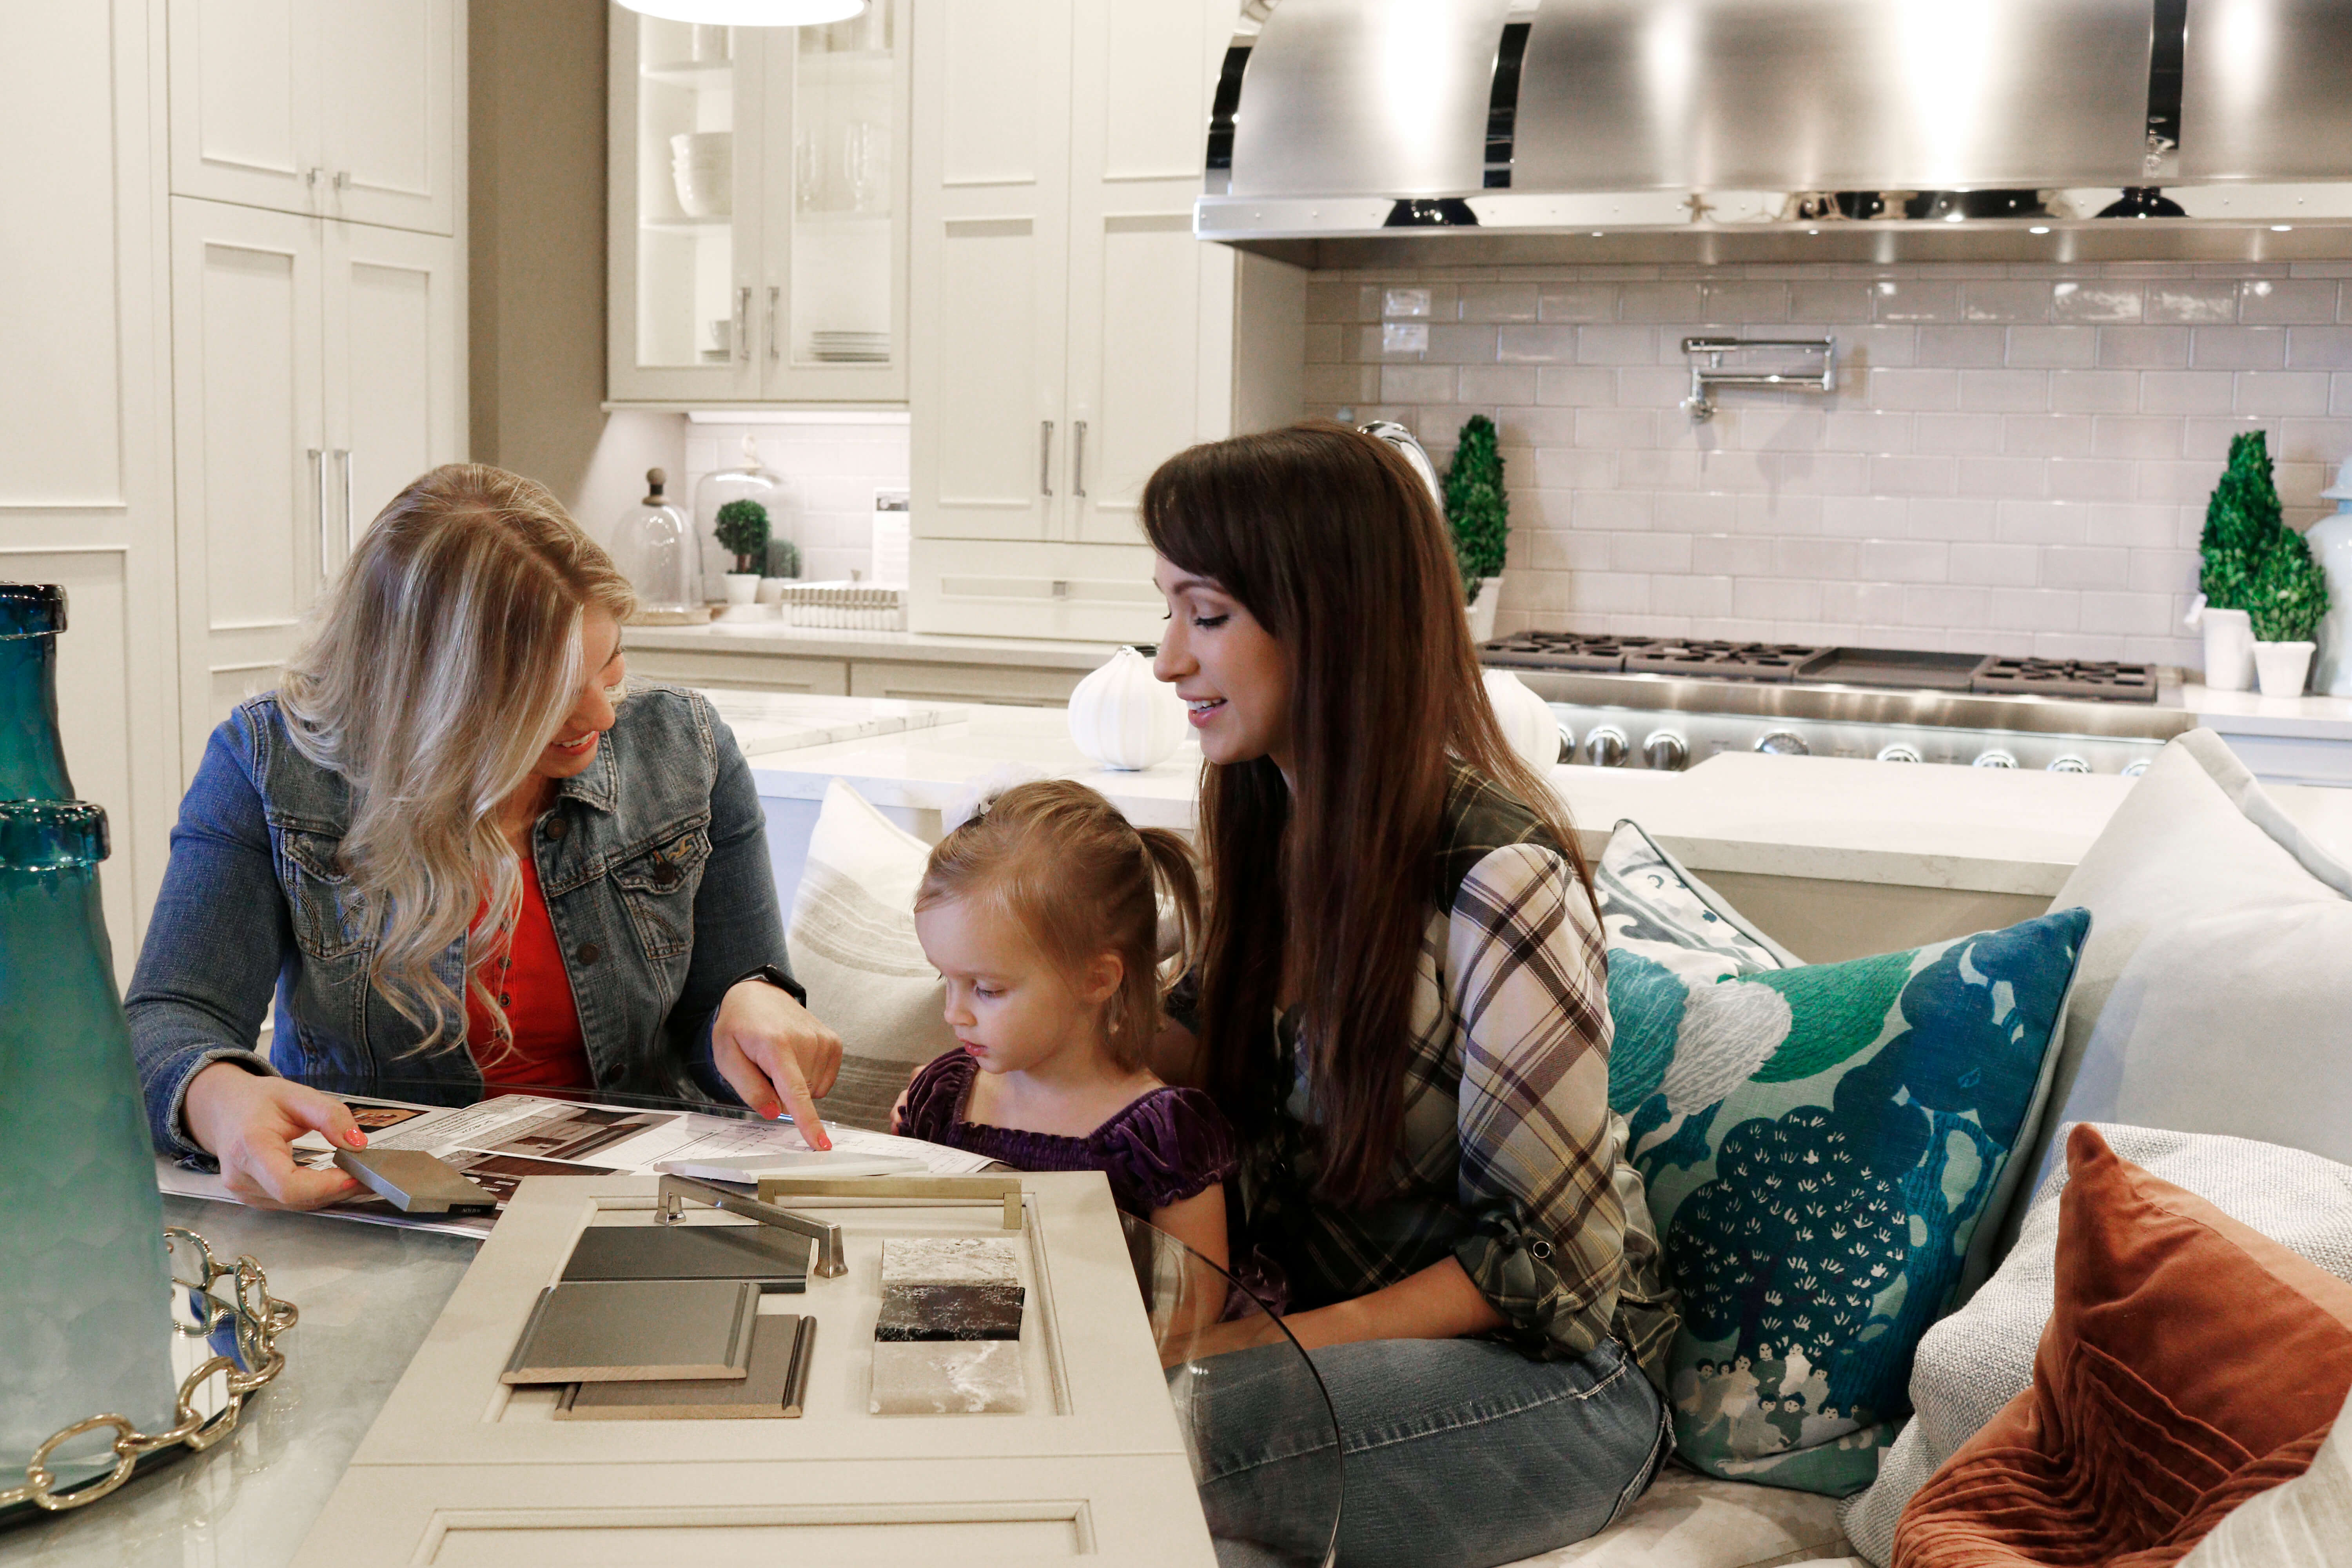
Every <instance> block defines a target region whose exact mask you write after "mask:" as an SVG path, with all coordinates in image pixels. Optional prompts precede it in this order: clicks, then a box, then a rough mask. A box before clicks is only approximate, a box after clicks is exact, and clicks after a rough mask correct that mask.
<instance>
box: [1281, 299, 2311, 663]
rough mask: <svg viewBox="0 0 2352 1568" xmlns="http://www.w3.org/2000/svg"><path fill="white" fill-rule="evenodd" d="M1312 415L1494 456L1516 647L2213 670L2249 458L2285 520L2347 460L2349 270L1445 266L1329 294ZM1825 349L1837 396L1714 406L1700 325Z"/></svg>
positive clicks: (1733, 393)
mask: <svg viewBox="0 0 2352 1568" xmlns="http://www.w3.org/2000/svg"><path fill="white" fill-rule="evenodd" d="M1307 320H1308V326H1307V362H1308V363H1307V403H1308V405H1309V411H1310V412H1312V413H1316V414H1321V415H1326V416H1341V417H1347V418H1351V419H1353V420H1355V421H1357V422H1361V421H1363V420H1366V419H1372V418H1391V419H1399V420H1402V421H1403V422H1404V423H1405V424H1407V425H1409V426H1412V429H1413V430H1414V431H1415V432H1416V433H1417V434H1418V435H1419V436H1420V437H1422V439H1423V442H1424V443H1425V444H1427V445H1428V447H1430V449H1431V454H1432V456H1433V457H1434V458H1436V459H1437V461H1438V463H1439V464H1440V466H1441V468H1442V467H1443V466H1444V463H1446V462H1447V461H1448V460H1450V458H1451V456H1452V448H1453V447H1454V440H1455V435H1456V432H1457V431H1458V430H1459V428H1460V426H1461V424H1462V421H1463V420H1464V419H1465V418H1467V417H1468V416H1470V415H1472V414H1474V413H1483V414H1486V415H1489V416H1492V417H1493V418H1494V419H1495V421H1496V424H1497V426H1500V428H1501V431H1502V439H1503V456H1504V460H1505V463H1506V465H1507V482H1508V488H1509V490H1510V496H1511V547H1510V549H1511V552H1510V566H1509V574H1508V576H1507V581H1506V590H1505V593H1504V596H1503V604H1502V613H1501V616H1500V617H1499V618H1498V620H1497V623H1496V624H1497V626H1498V627H1499V628H1500V629H1502V630H1506V631H1508V630H1517V629H1521V628H1526V627H1538V626H1539V627H1562V626H1565V627H1572V628H1575V629H1578V630H1585V631H1606V632H1618V633H1627V634H1644V633H1646V634H1664V635H1675V636H1691V637H1754V638H1768V639H1773V640H1783V641H1804V642H1841V643H1849V644H1874V645H1878V646H1884V647H1917V648H1950V649H1954V650H1963V651H1986V652H1995V653H2005V654H2039V655H2043V656H2049V657H2071V658H2129V659H2152V660H2156V661H2158V662H2161V663H2167V664H2186V665H2189V666H2191V667H2194V666H2195V665H2196V664H2197V663H2198V662H2199V658H2200V655H2199V645H2198V644H2197V642H2196V641H2195V640H2194V639H2193V638H2192V637H2189V634H2188V633H2187V632H2185V631H2184V630H2183V628H2182V627H2181V626H2180V617H2181V616H2182V615H2183V614H2184V613H2185V611H2186V609H2187V607H2188V601H2189V595H2191V594H2193V593H2194V592H2195V591H2196V584H2197V564H2198V563H2197V536H2198V532H2199V531H2200V528H2201V527H2202V525H2203V522H2204V515H2205V500H2206V497H2207V496H2208V495H2209V494H2210V491H2211V489H2212V488H2213V484H2214V481H2215V480H2216V479H2218V478H2219V477H2220V474H2221V464H2222V459H2223V458H2224V456H2225V454H2226V452H2227V449H2228V447H2229V442H2230V437H2231V436H2233V435H2236V434H2237V433H2238V432H2240V431H2242V430H2247V429H2255V428H2260V429H2263V430H2266V431H2268V432H2269V434H2270V446H2271V452H2272V456H2273V458H2274V459H2276V461H2277V464H2278V484H2279V491H2280V495H2281V497H2282V498H2283V500H2284V502H2285V505H2286V514H2287V520H2288V521H2290V522H2291V523H2294V525H2296V526H2298V527H2303V526H2307V525H2308V524H2309V523H2310V522H2311V521H2314V520H2315V519H2316V518H2317V517H2318V516H2319V515H2321V513H2322V512H2323V511H2326V510H2331V509H2330V507H2329V505H2328V503H2326V502H2324V501H2322V500H2320V498H2319V490H2320V489H2321V488H2322V487H2323V486H2325V485H2326V483H2327V482H2328V480H2329V478H2330V476H2331V475H2332V474H2333V473H2334V471H2335V467H2336V464H2337V463H2339V462H2340V461H2342V460H2343V458H2345V457H2346V456H2347V454H2352V266H2343V265H2336V264H2325V265H2321V264H2297V265H2294V266H2288V265H2277V266H2261V265H2250V266H2221V265H2213V264H2193V265H2192V264H2188V263H2180V264H2132V265H2111V266H2099V267H2056V266H2026V265H2010V266H1928V265H1914V266H1895V267H1861V266H1853V267H1847V266H1811V267H1793V266H1746V267H1740V266H1727V267H1717V268H1697V267H1689V268H1672V267H1576V268H1424V269H1422V270H1419V271H1412V272H1392V271H1365V272H1339V273H1321V274H1318V275H1317V277H1316V279H1315V280H1314V281H1312V282H1311V283H1310V284H1309V285H1308V291H1307ZM1702 329H1704V330H1706V331H1713V332H1718V333H1720V332H1725V331H1729V332H1730V333H1732V334H1734V335H1741V336H1757V337H1773V336H1808V335H1818V334H1819V333H1822V332H1832V333H1834V334H1836V337H1837V340H1838V347H1837V379H1838V390H1837V391H1836V392H1835V393H1833V394H1832V395H1828V396H1826V397H1824V396H1822V395H1809V394H1801V393H1779V392H1769V391H1764V392H1758V391H1747V390H1740V389H1727V390H1724V391H1720V392H1718V393H1717V395H1716V403H1717V413H1716V416H1715V417H1714V419H1713V420H1712V421H1710V422H1708V423H1705V424H1700V423H1697V422H1695V421H1694V420H1693V419H1692V418H1691V417H1690V416H1689V415H1687V414H1685V412H1684V411H1683V410H1682V409H1681V408H1680V407H1679V406H1678V405H1679V404H1680V403H1681V401H1682V399H1683V397H1684V396H1685V394H1686V393H1687V392H1688V391H1689V381H1690V376H1689V362H1688V360H1687V359H1686V358H1685V355H1684V353H1683V352H1682V339H1683V337H1684V336H1685V334H1689V333H1693V332H1696V331H1700V330H1702Z"/></svg>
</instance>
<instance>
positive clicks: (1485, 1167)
mask: <svg viewBox="0 0 2352 1568" xmlns="http://www.w3.org/2000/svg"><path fill="white" fill-rule="evenodd" d="M1606 962H1607V961H1606V959H1605V957H1604V952H1603V947H1602V943H1601V932H1600V931H1599V930H1598V929H1597V925H1596V922H1595V920H1594V917H1593V914H1592V907H1591V901H1590V900H1587V898H1586V897H1585V894H1584V889H1582V888H1581V887H1580V886H1579V884H1578V883H1577V880H1576V874H1575V872H1574V871H1573V870H1572V869H1570V867H1569V865H1568V863H1567V862H1566V861H1565V860H1564V859H1562V858H1561V857H1560V856H1559V854H1558V853H1557V852H1556V851H1554V850H1551V849H1549V848H1546V847H1541V846H1539V845H1534V844H1510V845H1506V846H1504V847H1501V848H1498V849H1496V850H1493V851H1492V852H1490V853H1489V854H1487V855H1486V857H1485V858H1482V859H1481V860H1480V861H1479V862H1478V864H1477V865H1476V867H1475V868H1474V869H1473V870H1472V871H1471V872H1470V874H1469V875H1468V876H1467V877H1466V878H1465V879H1464V880H1463V883H1462V889H1461V892H1460V893H1459V894H1458V895H1457V896H1456V897H1455V899H1454V907H1453V910H1451V912H1450V915H1449V918H1448V921H1447V933H1446V989H1447V993H1448V995H1447V1001H1448V1003H1449V1005H1450V1008H1451V1010H1452V1012H1453V1013H1454V1016H1455V1017H1456V1018H1458V1019H1459V1020H1460V1029H1461V1035H1460V1039H1461V1047H1462V1087H1461V1100H1460V1112H1459V1116H1460V1120H1459V1128H1458V1130H1459V1133H1460V1137H1461V1174H1460V1178H1459V1181H1460V1191H1459V1197H1460V1202H1461V1205H1462V1207H1463V1208H1464V1210H1465V1212H1466V1213H1467V1214H1468V1215H1469V1217H1470V1219H1471V1222H1472V1224H1473V1226H1475V1230H1474V1233H1473V1234H1472V1235H1471V1236H1469V1237H1466V1238H1465V1239H1464V1240H1463V1241H1462V1242H1461V1243H1460V1244H1459V1245H1458V1246H1457V1247H1455V1248H1454V1256H1455V1257H1456V1258H1459V1259H1460V1260H1461V1263H1462V1267H1463V1268H1465V1269H1466V1270H1467V1271H1468V1272H1469V1275H1470V1279H1471V1280H1472V1281H1473V1282H1474V1283H1475V1285H1476V1286H1477V1287H1478V1289H1479V1291H1480V1292H1481V1293H1482V1294H1483V1295H1484V1296H1485V1297H1486V1300H1488V1301H1489V1302H1491V1303H1492V1304H1493V1305H1494V1308H1495V1310H1496V1311H1498V1312H1500V1313H1501V1314H1502V1315H1503V1316H1504V1317H1505V1318H1506V1319H1507V1320H1508V1321H1509V1324H1510V1328H1509V1330H1508V1331H1507V1338H1509V1339H1511V1340H1512V1341H1513V1342H1515V1343H1517V1344H1519V1345H1520V1346H1521V1347H1522V1348H1523V1349H1526V1350H1528V1351H1530V1352H1534V1353H1536V1354H1538V1355H1547V1356H1580V1355H1583V1354H1584V1353H1585V1352H1588V1351H1591V1349H1592V1348H1593V1347H1594V1346H1595V1345H1596V1344H1598V1343H1599V1342H1601V1341H1602V1340H1604V1339H1607V1338H1609V1337H1610V1332H1611V1325H1612V1320H1613V1319H1614V1318H1615V1316H1616V1314H1617V1309H1618V1305H1619V1302H1618V1296H1619V1290H1620V1287H1621V1284H1622V1280H1623V1277H1624V1274H1625V1269H1626V1247H1627V1246H1628V1242H1629V1237H1628V1236H1627V1213H1626V1209H1627V1204H1626V1195H1625V1193H1624V1191H1623V1188H1622V1184H1620V1183H1619V1182H1618V1181H1617V1179H1616V1177H1617V1169H1618V1165H1619V1144H1620V1142H1622V1123H1620V1122H1618V1121H1616V1119H1615V1118H1614V1117H1613V1116H1612V1113H1611V1111H1610V1109H1609V1043H1610V1023H1609V992H1608V982H1607V970H1606ZM1637 1201H1638V1200H1637Z"/></svg>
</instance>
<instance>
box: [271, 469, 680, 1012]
mask: <svg viewBox="0 0 2352 1568" xmlns="http://www.w3.org/2000/svg"><path fill="white" fill-rule="evenodd" d="M635 602H636V601H635V595H634V594H633V593H632V592H631V590H630V588H629V584H628V580H627V579H626V578H625V577H623V576H622V575H621V574H620V573H618V572H617V571H615V570H614V567H613V563H612V560H611V559H610V558H609V557H608V556H606V555H605V553H604V551H603V549H602V548H600V547H599V546H598V545H597V543H596V542H595V541H594V540H593V539H590V538H589V537H588V536H587V535H586V534H585V533H583V532H582V531H581V530H580V526H579V524H577V523H575V522H573V521H572V518H571V516H570V514H568V513H567V512H565V511H564V510H563V507H562V503H561V502H559V501H558V500H556V499H555V497H554V496H552V495H551V494H550V493H548V491H547V489H546V488H545V487H544V486H541V485H539V484H536V483H534V482H533V481H531V480H530V479H524V478H523V477H522V476H521V475H520V474H510V473H508V472H507V471H506V470H505V469H503V468H490V467H488V466H487V465H484V464H480V463H449V464H445V465H444V466H442V467H441V468H435V469H433V470H432V471H431V472H429V473H426V474H424V475H421V476H420V477H418V478H417V479H415V481H413V482H412V483H411V484H410V485H409V486H408V488H407V489H404V490H402V491H401V492H400V493H399V494H398V495H396V496H394V497H393V498H392V500H390V501H389V502H388V503H386V505H385V506H384V509H383V510H382V511H381V512H378V513H377V514H376V519H375V521H373V523H371V524H369V525H368V530H367V531H366V532H365V533H364V534H362V535H361V536H360V542H359V544H358V546H357V547H356V548H355V549H353V550H352V557H351V560H350V561H349V562H348V563H345V564H344V567H343V570H342V572H341V574H340V575H339V576H338V577H337V578H336V579H335V583H334V585H333V587H332V588H331V590H330V591H329V593H328V594H327V595H325V596H324V598H323V599H321V601H320V604H319V605H318V607H317V609H316V610H315V611H314V612H313V615H312V620H311V625H310V635H309V638H308V640H307V641H306V642H305V643H304V645H303V647H302V648H301V650H300V651H299V652H298V653H297V654H296V655H295V656H294V658H291V659H290V660H289V661H288V663H287V666H286V677H285V679H283V680H282V681H280V682H279V683H278V707H279V708H280V710H282V711H283V712H284V713H285V715H286V727H287V734H288V736H289V738H290V739H291V740H292V742H294V747H295V749H296V750H297V751H299V752H301V753H302V754H303V755H304V756H305V757H308V758H309V759H310V761H311V762H313V763H318V764H319V765H320V767H323V768H327V769H329V770H331V771H332V772H334V773H340V774H341V775H342V777H343V778H344V780H345V781H346V782H347V783H349V784H350V785H351V790H352V819H351V826H350V827H349V829H348V830H347V831H346V832H345V833H344V835H343V840H342V847H341V859H342V868H343V869H344V870H345V871H346V872H347V873H348V874H349V875H350V877H351V879H352V890H353V892H354V893H355V894H356V895H357V896H358V898H359V899H360V900H362V903H363V904H364V906H365V908H366V910H367V911H368V913H367V916H366V918H367V919H368V920H369V921H370V922H371V924H372V925H373V927H374V931H373V934H374V936H375V938H376V946H375V954H374V957H373V959H372V960H371V971H370V973H369V979H370V980H371V981H372V982H373V984H375V986H376V988H377V989H378V990H379V991H380V992H382V993H383V997H384V999H385V1000H386V1001H388V1002H390V1003H391V1004H392V1005H393V1008H394V1011H396V1012H398V1013H399V1014H400V1016H402V1017H404V1018H405V1019H407V1020H408V1021H409V1022H410V1023H412V1024H415V1025H418V1026H424V1025H425V1023H426V1022H427V1021H428V1019H429V1021H430V1023H431V1026H432V1027H431V1029H430V1030H429V1031H428V1032H427V1033H426V1034H425V1037H424V1039H423V1042H422V1043H421V1044H420V1046H419V1047H417V1048H418V1049H420V1050H429V1049H432V1048H433V1047H436V1046H438V1045H441V1044H443V1043H444V1035H445V1031H446V1030H447V1029H448V1028H449V1027H450V1026H451V1025H452V1023H453V1021H454V1025H455V1028H456V1032H457V1042H451V1043H452V1044H455V1043H461V1042H462V1040H463V1037H464V1035H465V1012H464V1009H463V1007H462V1005H460V1003H459V999H458V996H457V992H456V991H455V990H453V989H452V988H451V987H450V985H449V984H447V982H446V981H444V980H443V979H442V978H441V977H440V976H439V974H437V973H435V971H434V968H433V963H434V961H435V960H436V958H438V957H439V956H440V955H441V953H442V952H445V951H446V949H447V948H448V947H449V945H450V943H452V942H456V941H457V939H458V938H460V937H463V936H465V935H467V930H468V927H469V925H470V924H471V923H472V921H473V920H474V915H475V911H476V910H478V908H479V907H480V906H481V904H482V902H483V900H484V899H485V897H487V898H488V903H489V911H490V919H489V920H488V921H487V922H485V925H484V929H485V930H495V929H496V928H497V926H498V925H499V924H500V923H502V922H505V921H511V920H512V919H513V917H514V912H515V910H516V909H517V907H518V906H519V905H520V902H521V900H522V873H521V868H520V865H519V864H518V862H517V861H516V858H515V851H514V847H513V846H512V845H511V844H509V842H508V841H507V837H506V835H505V834H504V833H503V832H501V831H500V830H499V822H498V813H499V807H500V806H501V805H504V804H505V802H506V800H507V798H508V796H509V795H513V794H514V792H515V791H516V790H517V789H520V787H521V786H522V783H523V781H524V780H525V779H527V778H529V777H530V771H531V768H532V766H533V764H535V763H537V762H538V760H539V755H540V752H541V750H542V749H544V748H545V746H546V745H547V743H548V742H550V741H552V740H553V739H555V734H556V731H557V730H558V729H560V728H561V727H562V723H563V720H564V717H565V715H566V714H568V713H569V712H570V711H571V710H572V703H573V702H574V701H576V700H578V697H579V691H580V681H581V677H582V676H583V674H585V673H587V672H585V671H583V669H582V668H580V659H581V648H580V624H581V617H582V613H583V611H584V610H585V609H586V608H587V607H588V606H589V605H596V606H598V607H600V608H602V609H604V610H605V611H606V612H608V613H609V614H610V615H611V616H613V618H614V619H615V620H623V621H625V620H626V619H627V618H628V616H629V614H630V611H631V610H632V609H633V608H634V607H635ZM490 956H491V946H490V944H489V943H488V942H476V943H473V944H471V947H470V949H469V952H468V954H467V977H466V981H465V984H466V986H467V990H468V992H469V994H471V995H472V996H473V997H474V999H475V1000H477V1001H478V1002H479V1003H481V1004H482V1005H483V1006H484V1007H486V1008H487V1009H488V1010H489V1013H490V1016H492V1018H493V1019H495V1020H497V1021H498V1022H499V1023H503V1022H504V1021H505V1013H504V1011H503V1009H502V1008H501V1007H500V1006H499V1000H498V996H497V994H496V990H495V988H494V987H492V986H489V985H488V984H485V983H484V981H483V978H482V973H481V968H482V965H483V964H484V963H487V962H488V959H489V957H490Z"/></svg>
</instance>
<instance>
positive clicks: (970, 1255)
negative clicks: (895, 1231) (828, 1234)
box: [882, 1236, 1021, 1286]
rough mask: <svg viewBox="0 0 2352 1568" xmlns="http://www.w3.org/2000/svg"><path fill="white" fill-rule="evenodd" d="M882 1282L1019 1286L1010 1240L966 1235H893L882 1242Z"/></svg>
mask: <svg viewBox="0 0 2352 1568" xmlns="http://www.w3.org/2000/svg"><path fill="white" fill-rule="evenodd" d="M882 1283H883V1284H884V1285H886V1286H889V1285H1018V1284H1019V1283H1021V1265H1020V1260H1019V1258H1018V1256H1017V1255H1016V1254H1015V1253H1014V1251H1013V1244H1012V1243H1011V1242H1009V1241H994V1240H991V1239H989V1238H987V1237H967V1236H907V1237H895V1236H894V1237H889V1238H888V1239H887V1240H886V1241H884V1242H883V1243H882Z"/></svg>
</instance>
